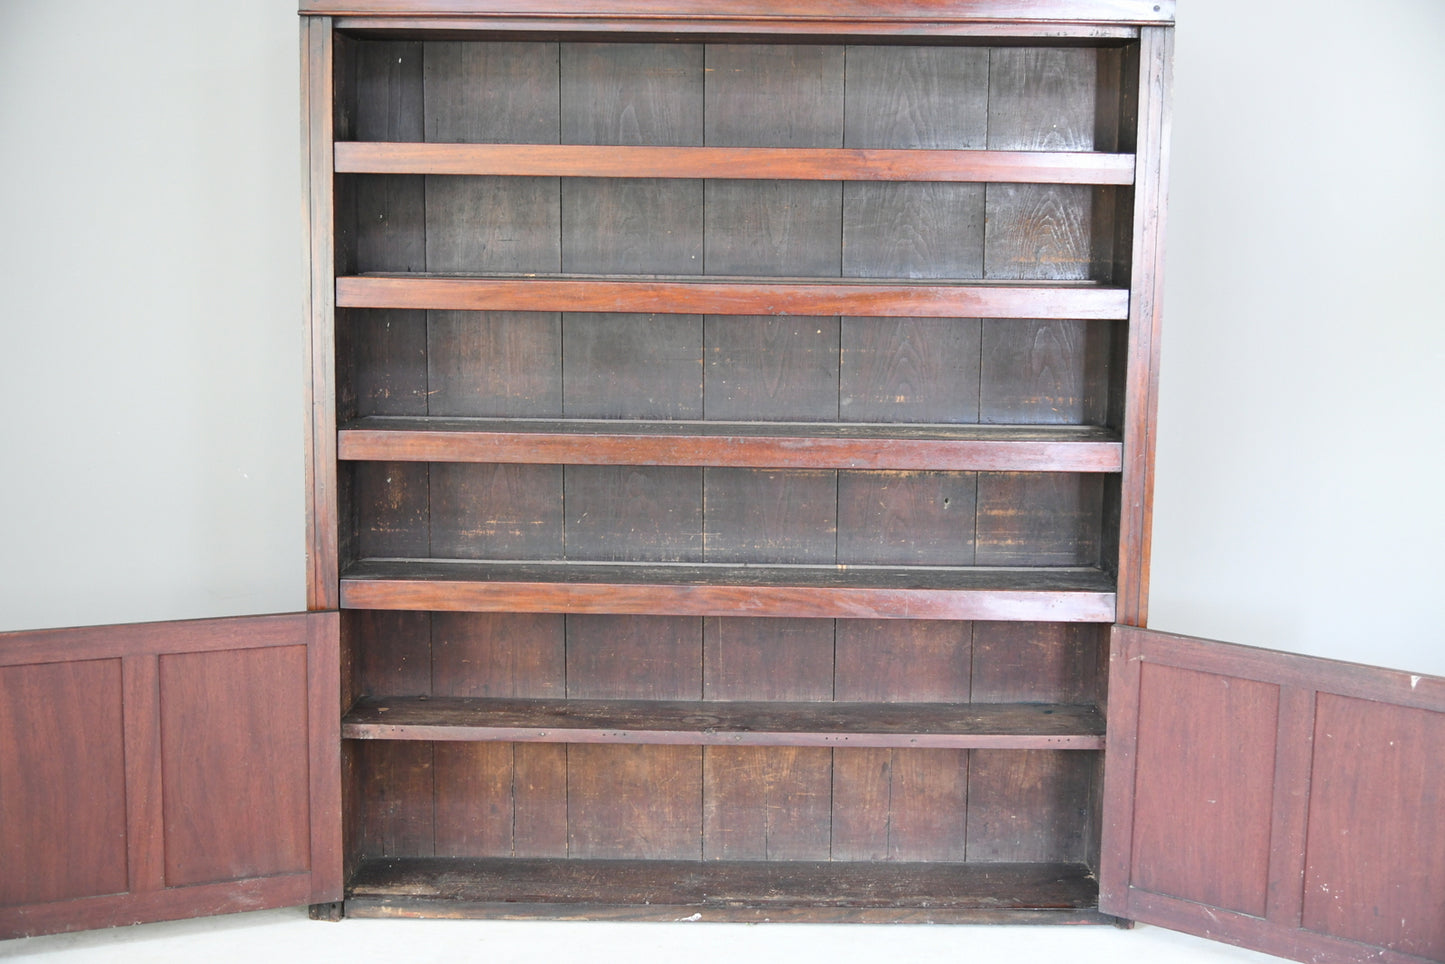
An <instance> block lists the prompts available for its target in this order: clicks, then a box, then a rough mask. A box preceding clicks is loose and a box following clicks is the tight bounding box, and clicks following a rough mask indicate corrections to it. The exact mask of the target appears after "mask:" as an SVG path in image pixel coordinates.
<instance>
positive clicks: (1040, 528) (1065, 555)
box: [975, 472, 1104, 566]
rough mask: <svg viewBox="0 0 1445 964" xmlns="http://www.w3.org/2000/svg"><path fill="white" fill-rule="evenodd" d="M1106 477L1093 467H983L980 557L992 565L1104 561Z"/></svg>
mask: <svg viewBox="0 0 1445 964" xmlns="http://www.w3.org/2000/svg"><path fill="white" fill-rule="evenodd" d="M1103 496H1104V484H1103V479H1102V478H1101V477H1100V476H1099V475H1097V474H1092V473H1070V472H1047V473H1044V472H980V473H979V474H978V535H977V540H978V541H977V544H976V555H975V559H976V560H977V562H978V564H979V565H984V566H987V565H993V566H1092V565H1098V563H1099V542H1100V532H1101V528H1102V524H1103V504H1104V503H1103Z"/></svg>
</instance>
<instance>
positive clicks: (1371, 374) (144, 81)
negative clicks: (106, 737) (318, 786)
mask: <svg viewBox="0 0 1445 964" xmlns="http://www.w3.org/2000/svg"><path fill="white" fill-rule="evenodd" d="M295 9H296V4H295V2H294V0H246V2H244V3H242V2H232V3H224V4H208V3H198V2H195V0H138V2H130V3H123V4H121V3H113V2H106V0H76V2H67V3H64V4H60V3H48V2H42V0H0V219H3V220H0V223H3V224H4V230H3V232H0V312H3V314H0V411H3V413H4V414H3V417H0V629H20V628H31V627H41V626H58V625H76V624H87V623H101V622H120V621H135V620H145V619H168V618H180V617H191V616H210V615H233V614H243V613H257V612H271V611H283V610H294V609H299V608H302V607H303V606H304V595H303V552H304V533H303V512H304V509H303V486H302V472H303V462H302V443H301V438H302V435H301V430H302V421H301V417H302V408H301V392H302V377H303V374H302V369H301V344H302V341H301V277H302V274H301V271H302V269H301V264H302V260H301V257H302V249H301V240H300V230H301V229H300V222H301V214H300V202H299V196H300V187H299V184H300V165H299V160H298V158H299V150H298V144H299V136H300V135H299V119H298V112H299V94H298V90H299V82H298V80H297V75H298V68H297V63H298V56H297V26H296V17H295ZM1303 9H1304V8H1302V7H1301V5H1300V4H1298V3H1297V2H1293V0H1182V2H1181V4H1180V10H1181V12H1180V15H1179V25H1180V26H1179V31H1178V38H1179V39H1178V53H1177V71H1176V74H1177V76H1176V102H1175V123H1174V142H1173V146H1174V149H1173V179H1172V180H1173V189H1172V199H1171V210H1170V216H1169V235H1168V249H1169V261H1168V269H1167V291H1166V298H1165V312H1166V315H1165V337H1164V356H1163V377H1162V385H1163V388H1162V393H1161V398H1162V400H1161V406H1160V421H1159V428H1160V443H1159V449H1158V453H1159V454H1158V477H1157V478H1158V483H1157V492H1156V501H1155V507H1156V511H1155V518H1156V527H1155V541H1154V569H1153V606H1152V618H1151V624H1152V625H1154V626H1156V627H1158V628H1161V629H1168V630H1172V631H1177V632H1184V633H1193V634H1198V635H1210V636H1216V637H1220V638H1225V639H1231V640H1237V641H1240V642H1247V643H1251V644H1255V645H1265V646H1272V647H1277V648H1284V649H1291V650H1297V651H1302V652H1312V653H1317V654H1320V655H1329V656H1335V657H1339V658H1343V659H1354V660H1363V661H1368V662H1376V663H1381V664H1385V665H1391V666H1396V667H1399V668H1405V669H1413V670H1422V671H1426V672H1433V673H1442V674H1445V645H1442V642H1445V631H1442V629H1441V620H1440V618H1439V609H1440V608H1441V604H1442V603H1445V589H1442V575H1445V565H1442V561H1441V560H1442V559H1445V551H1442V547H1445V494H1442V493H1445V471H1442V470H1445V429H1442V427H1441V426H1442V424H1445V422H1442V417H1445V298H1442V295H1441V281H1442V270H1441V267H1442V265H1445V240H1442V239H1445V232H1442V230H1441V228H1442V225H1445V186H1442V169H1441V165H1442V164H1445V161H1442V158H1445V3H1441V2H1439V0H1381V2H1377V3H1371V4H1362V3H1359V2H1357V0H1351V2H1345V0H1320V2H1316V3H1312V4H1309V5H1308V15H1305V14H1304V13H1303V12H1302V10H1303Z"/></svg>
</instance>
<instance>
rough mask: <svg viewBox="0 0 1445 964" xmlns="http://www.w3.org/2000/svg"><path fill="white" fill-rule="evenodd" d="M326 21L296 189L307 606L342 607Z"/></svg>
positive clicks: (331, 66) (305, 42) (306, 60)
mask: <svg viewBox="0 0 1445 964" xmlns="http://www.w3.org/2000/svg"><path fill="white" fill-rule="evenodd" d="M336 67H337V65H336V63H335V61H334V59H333V45H332V39H331V20H330V18H329V17H308V18H307V19H306V21H305V24H304V26H303V28H302V68H303V74H302V77H303V80H302V90H301V100H302V111H301V125H302V131H301V134H302V143H303V144H305V145H306V150H305V152H304V153H303V155H302V157H303V161H302V163H303V167H302V175H301V176H302V188H303V192H304V194H303V197H304V204H305V210H306V233H305V244H306V249H307V252H306V253H307V257H308V263H309V264H310V266H311V270H310V273H309V274H308V275H307V278H306V306H305V307H306V323H307V339H306V342H305V345H306V347H305V365H306V370H307V372H308V374H309V381H308V386H307V393H306V406H307V409H308V411H307V417H306V434H305V444H306V453H307V459H306V531H307V539H306V568H307V579H306V605H307V608H309V609H335V608H337V607H338V606H339V605H340V593H341V585H340V574H339V570H338V565H339V562H338V561H339V559H340V553H339V549H340V540H339V539H338V523H337V519H338V515H339V508H338V505H337V497H338V488H337V472H336V409H335V402H336V354H335V353H336V276H335V270H336V264H337V260H338V251H337V248H336V246H335V242H334V239H333V232H332V230H331V229H330V227H331V225H332V224H333V218H334V215H335V211H334V204H335V198H334V196H333V183H334V181H333V178H334V174H333V166H334V162H333V155H334V138H335V133H336V118H335V115H334V112H333V104H332V99H331V85H332V80H333V74H334V72H335V71H336Z"/></svg>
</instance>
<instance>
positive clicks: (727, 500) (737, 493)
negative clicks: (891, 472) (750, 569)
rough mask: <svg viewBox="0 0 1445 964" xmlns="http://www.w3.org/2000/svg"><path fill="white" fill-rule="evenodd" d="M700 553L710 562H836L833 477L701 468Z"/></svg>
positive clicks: (822, 473)
mask: <svg viewBox="0 0 1445 964" xmlns="http://www.w3.org/2000/svg"><path fill="white" fill-rule="evenodd" d="M703 498H704V500H705V503H706V506H707V512H706V516H705V518H704V524H705V526H706V530H705V532H704V534H703V538H704V555H705V558H706V559H707V560H708V561H709V562H714V563H726V562H733V563H774V564H777V563H782V564H802V563H830V562H836V561H838V539H837V519H838V477H837V474H836V473H833V472H825V471H816V470H806V469H793V470H773V471H769V470H764V469H739V468H731V467H722V466H717V467H713V468H708V469H704V470H703Z"/></svg>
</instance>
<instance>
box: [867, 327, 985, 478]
mask: <svg viewBox="0 0 1445 964" xmlns="http://www.w3.org/2000/svg"><path fill="white" fill-rule="evenodd" d="M981 337H982V326H981V324H980V322H979V321H978V320H977V319H971V318H950V319H947V320H943V319H933V318H844V319H842V321H841V338H840V340H841V346H840V347H841V355H840V359H839V387H838V417H839V418H840V419H844V420H848V421H860V422H871V421H880V422H935V423H938V422H941V423H969V422H976V421H978V397H979V390H978V383H979V368H980V353H981V351H982V343H981V340H980V339H981ZM900 467H901V466H900ZM918 468H923V466H918Z"/></svg>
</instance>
